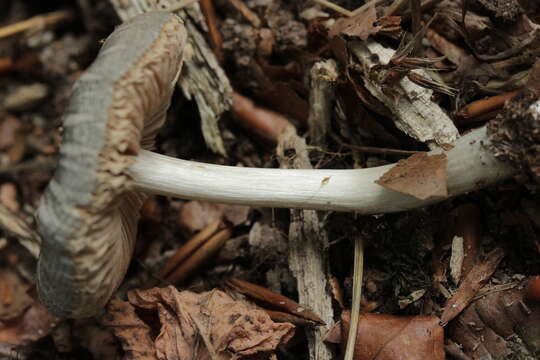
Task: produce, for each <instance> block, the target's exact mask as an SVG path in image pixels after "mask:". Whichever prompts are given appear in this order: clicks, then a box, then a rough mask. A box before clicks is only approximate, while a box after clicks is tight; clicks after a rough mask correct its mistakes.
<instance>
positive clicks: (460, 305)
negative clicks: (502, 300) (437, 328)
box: [441, 248, 504, 325]
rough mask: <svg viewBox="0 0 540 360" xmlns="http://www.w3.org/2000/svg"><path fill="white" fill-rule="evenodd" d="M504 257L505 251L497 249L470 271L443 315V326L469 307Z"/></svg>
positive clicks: (447, 304)
mask: <svg viewBox="0 0 540 360" xmlns="http://www.w3.org/2000/svg"><path fill="white" fill-rule="evenodd" d="M503 257H504V251H503V250H502V249H501V248H495V249H494V250H492V251H491V252H490V253H489V254H487V255H486V258H485V260H484V261H482V262H480V263H478V264H476V266H475V267H474V268H472V269H471V271H469V273H468V274H467V276H465V278H464V279H463V282H462V283H461V285H460V286H459V289H458V290H457V292H456V293H455V294H454V295H453V296H452V297H451V298H450V299H449V300H448V302H447V303H446V306H445V307H444V311H443V313H442V315H441V323H442V324H444V325H446V324H447V323H448V322H449V321H450V320H452V319H453V318H455V317H456V316H457V315H458V314H459V313H460V312H462V311H463V309H465V308H466V307H467V305H469V303H470V302H471V301H472V300H473V298H474V296H475V295H476V293H477V292H478V290H480V289H481V288H482V286H484V285H485V284H486V282H487V281H488V280H489V279H490V278H491V275H493V273H494V272H495V270H496V269H497V266H498V265H499V263H500V262H501V260H502V259H503Z"/></svg>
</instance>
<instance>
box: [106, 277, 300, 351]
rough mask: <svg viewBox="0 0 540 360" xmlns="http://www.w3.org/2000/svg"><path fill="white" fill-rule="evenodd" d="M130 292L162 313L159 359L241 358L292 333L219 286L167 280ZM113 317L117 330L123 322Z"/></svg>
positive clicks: (135, 302) (140, 302)
mask: <svg viewBox="0 0 540 360" xmlns="http://www.w3.org/2000/svg"><path fill="white" fill-rule="evenodd" d="M128 298H129V302H130V304H131V305H130V306H134V307H137V308H141V309H146V310H153V311H157V313H158V316H159V322H160V323H161V329H160V332H159V335H158V336H157V338H156V339H155V342H154V346H155V352H156V357H157V359H179V360H188V359H189V360H192V359H208V358H214V359H218V358H219V359H232V358H243V357H247V356H253V355H257V354H263V353H268V352H272V351H274V350H275V349H276V347H277V346H278V345H280V344H282V343H285V342H287V341H288V340H289V339H290V338H291V337H292V335H293V334H294V326H293V325H292V324H289V323H281V324H277V323H274V322H273V321H272V320H270V318H269V316H268V315H267V314H266V313H265V312H264V311H261V310H258V309H255V308H253V307H252V306H248V305H247V304H245V303H243V302H240V301H237V300H234V299H232V298H231V297H230V296H229V295H227V294H226V293H224V292H222V291H219V290H213V291H209V292H205V293H201V294H197V293H194V292H191V291H181V292H180V291H178V290H176V288H174V287H172V286H169V287H167V288H161V289H160V288H153V289H149V290H134V291H131V292H130V293H129V294H128ZM130 311H131V310H130ZM117 313H118V312H117ZM118 314H119V313H118ZM133 314H134V312H133ZM111 320H112V321H110V322H109V326H112V327H113V330H115V332H116V331H119V330H121V329H123V328H124V327H125V326H124V325H122V324H121V323H118V321H115V319H111ZM120 320H121V318H120ZM137 320H138V319H137ZM130 321H132V320H131V318H130ZM138 321H139V322H141V321H140V320H138ZM132 322H133V321H132ZM135 325H136V326H139V325H137V324H135ZM117 329H119V330H117ZM117 336H118V334H117ZM119 337H120V338H122V337H121V336H119ZM123 345H124V344H123ZM124 349H125V348H124Z"/></svg>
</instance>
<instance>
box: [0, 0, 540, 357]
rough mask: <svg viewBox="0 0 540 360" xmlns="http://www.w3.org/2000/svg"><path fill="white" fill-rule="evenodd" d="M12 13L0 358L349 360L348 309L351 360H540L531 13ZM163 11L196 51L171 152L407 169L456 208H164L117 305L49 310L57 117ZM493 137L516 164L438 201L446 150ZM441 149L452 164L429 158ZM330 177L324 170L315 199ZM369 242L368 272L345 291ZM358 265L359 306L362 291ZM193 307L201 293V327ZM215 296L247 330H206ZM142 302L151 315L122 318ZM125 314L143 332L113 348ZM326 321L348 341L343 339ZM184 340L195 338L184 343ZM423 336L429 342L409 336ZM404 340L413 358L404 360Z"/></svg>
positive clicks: (484, 3) (226, 160)
mask: <svg viewBox="0 0 540 360" xmlns="http://www.w3.org/2000/svg"><path fill="white" fill-rule="evenodd" d="M142 3H144V6H142V7H141V6H140V4H142ZM6 9H7V11H5V12H3V13H2V14H0V26H1V27H0V77H1V78H2V81H1V82H0V94H1V96H0V98H1V100H0V116H1V119H0V121H1V122H0V149H1V151H2V156H1V157H0V162H1V164H0V172H1V174H2V182H1V184H0V202H1V205H2V208H1V211H0V217H1V225H2V229H3V237H2V239H0V256H1V257H2V262H0V265H1V267H2V269H1V270H2V272H1V277H0V289H1V291H0V316H1V318H0V325H1V326H0V354H2V355H0V356H4V357H7V358H51V357H59V356H64V357H67V358H71V357H79V358H80V356H86V357H87V358H111V359H112V358H118V357H124V358H134V356H135V358H141V357H142V358H152V359H154V358H159V359H164V358H171V357H174V356H176V355H178V356H187V357H186V358H201V359H202V358H208V357H210V358H218V357H219V358H223V357H226V358H229V357H233V356H254V354H255V353H257V356H268V357H270V356H277V357H278V358H316V359H332V358H337V357H338V356H339V354H340V351H341V350H340V349H342V350H343V352H346V350H345V349H346V348H347V346H346V345H347V336H344V334H345V333H346V331H347V329H348V328H349V327H350V320H348V319H349V315H348V314H349V313H348V311H347V309H350V308H351V307H353V306H352V305H353V304H352V303H351V302H352V299H353V298H354V299H355V300H357V301H359V304H360V309H361V314H360V319H359V321H358V324H357V325H358V334H357V336H356V337H354V336H349V337H348V339H349V340H350V339H354V340H355V342H356V343H354V344H353V343H351V344H349V345H351V347H350V348H352V349H356V351H355V352H354V354H352V352H351V351H350V350H349V351H348V353H347V356H351V355H354V358H355V359H364V358H370V359H395V358H399V356H403V355H404V354H408V355H407V356H412V357H414V358H418V359H423V358H426V359H432V358H441V356H444V352H446V356H447V357H448V358H457V359H477V358H485V357H486V356H488V357H489V356H490V357H491V358H494V359H497V358H508V357H514V358H525V359H526V358H530V359H533V358H535V357H536V356H537V355H538V351H539V348H540V345H539V344H538V340H537V339H538V338H540V335H538V333H539V329H538V325H537V324H538V321H537V320H535V319H538V317H539V316H540V315H539V314H540V310H539V305H538V302H537V301H538V295H536V297H535V296H534V291H535V290H534V286H535V285H534V281H535V280H536V278H533V277H532V276H534V275H537V274H538V272H539V270H540V266H539V263H540V262H539V261H538V258H539V257H538V252H539V249H540V246H539V243H538V240H537V232H538V231H539V227H540V218H539V215H538V214H540V212H539V208H538V204H537V195H536V190H537V179H538V170H537V169H538V165H537V160H536V159H537V158H538V155H537V150H536V144H537V143H538V138H537V130H536V129H537V127H538V111H540V109H539V107H538V105H537V104H538V102H537V101H538V78H539V76H540V75H538V74H540V72H539V71H540V66H539V64H540V62H537V58H538V54H539V50H538V49H539V45H540V38H539V26H540V25H539V24H538V19H539V18H540V12H539V10H540V9H539V8H538V7H537V6H536V5H535V3H533V2H528V1H517V0H515V1H514V0H503V1H499V0H497V1H496V0H475V1H463V2H462V1H457V0H454V1H451V0H445V1H442V2H437V1H429V0H427V1H426V0H425V1H419V0H410V1H400V0H398V1H378V0H375V1H371V2H368V3H367V4H361V3H357V2H353V1H337V0H335V1H322V0H317V1H311V2H304V1H296V2H295V1H293V2H286V1H278V0H268V1H248V0H234V1H233V0H221V1H217V0H216V1H209V0H199V1H172V0H170V1H157V0H156V1H145V2H136V1H133V2H130V1H124V2H121V1H110V2H109V1H105V0H102V1H97V2H95V3H91V2H89V1H87V0H79V1H77V2H76V3H68V2H57V3H55V4H42V3H40V2H38V1H29V2H25V3H20V2H15V1H11V2H8V3H7V5H6ZM152 9H154V10H156V9H159V10H166V9H172V10H174V9H176V10H175V11H177V13H178V14H179V15H180V16H181V17H182V18H183V20H184V22H185V24H186V27H187V29H188V31H189V32H190V36H191V37H190V39H191V40H190V41H191V44H190V45H191V53H189V54H188V55H189V56H188V57H187V58H186V59H185V60H184V61H185V68H184V72H183V74H182V76H181V77H180V82H179V86H178V91H177V92H176V94H175V95H174V97H173V100H172V106H171V108H170V110H169V113H168V119H167V123H166V124H165V126H164V128H163V129H162V131H161V132H160V135H159V138H158V140H157V146H156V147H157V151H158V152H161V153H164V154H166V155H169V156H173V157H177V158H182V159H194V160H198V161H203V162H208V163H215V164H223V165H234V166H243V167H283V168H287V167H292V168H310V167H312V168H325V169H352V168H370V167H374V166H380V165H385V164H389V163H395V162H398V161H400V162H399V163H398V164H401V165H399V166H397V167H395V168H393V170H392V171H393V173H392V171H389V172H388V173H386V174H385V175H384V176H383V177H381V178H380V179H379V180H378V183H379V184H380V185H381V186H385V187H387V188H389V189H391V191H398V192H401V193H404V194H409V195H410V196H415V197H417V198H419V199H423V198H425V199H428V201H429V200H430V199H431V200H444V201H442V202H441V203H439V204H437V205H431V206H426V207H422V208H419V209H417V210H411V211H407V212H403V213H396V214H386V215H378V214H373V215H375V216H371V215H366V216H359V215H355V214H354V213H341V212H321V211H319V212H317V211H313V210H290V211H289V210H287V209H268V208H259V207H240V206H231V205H215V204H210V203H205V202H202V201H185V200H179V199H175V198H171V197H163V196H154V197H150V198H149V199H148V200H147V201H146V203H145V204H144V206H143V208H142V209H141V214H142V219H141V221H140V223H139V229H138V239H137V243H136V246H135V254H134V258H133V260H132V263H131V266H130V269H129V271H128V274H127V276H126V278H125V280H124V282H123V284H122V285H121V287H120V288H119V290H118V291H117V295H116V298H117V299H118V300H114V301H112V302H111V303H110V304H109V306H108V308H107V310H104V311H105V312H104V314H103V315H101V316H97V317H95V318H91V319H87V320H62V319H57V318H55V317H54V316H52V315H51V314H48V313H47V312H46V310H45V309H44V308H43V307H42V306H41V305H40V304H39V302H38V301H37V297H36V292H35V289H34V283H35V279H34V274H35V255H36V254H37V252H38V249H39V241H40V237H39V234H37V233H36V231H35V224H34V220H33V215H34V212H35V209H36V207H37V205H38V203H39V199H40V197H41V194H42V192H43V189H44V188H45V186H46V185H47V183H48V181H49V179H50V177H51V175H52V173H53V169H54V167H55V165H56V160H57V153H58V149H59V147H60V145H61V143H62V127H61V121H62V115H63V113H64V110H65V104H66V102H67V99H68V97H69V94H70V92H71V87H72V85H73V83H74V81H75V80H76V79H77V78H78V77H80V75H81V73H82V72H83V71H84V70H85V69H86V68H87V67H88V65H89V64H90V62H91V61H92V60H93V59H94V58H95V56H96V53H97V51H98V49H99V47H100V40H102V39H104V38H105V37H106V36H107V35H108V34H109V33H110V32H111V31H112V30H113V28H114V26H115V25H117V24H119V23H120V22H121V21H122V20H127V19H128V18H130V17H132V16H135V15H136V14H137V13H138V12H142V11H147V10H152ZM486 123H488V133H489V134H490V136H492V138H491V139H492V143H493V145H494V147H493V148H492V149H491V151H492V152H493V153H494V154H496V155H497V156H500V157H501V158H503V159H504V160H505V161H511V162H513V163H514V164H516V165H515V166H516V167H517V168H518V169H519V170H520V171H519V172H517V173H516V174H517V175H516V176H515V177H514V178H513V179H509V180H508V181H506V182H504V183H499V184H496V185H494V186H490V187H488V188H486V189H485V190H480V191H475V192H473V193H470V194H467V195H463V196H459V197H456V198H453V199H448V200H445V196H446V195H447V194H448V193H449V191H448V190H451V189H449V188H448V186H449V185H448V183H447V181H446V180H447V178H446V177H447V174H446V159H445V158H446V157H447V156H446V155H445V153H444V152H445V151H448V150H450V149H452V148H453V144H452V143H453V142H454V141H455V140H456V138H457V137H459V136H462V135H464V134H466V133H467V132H468V131H469V130H471V129H473V128H475V127H480V126H483V125H484V124H486ZM306 136H307V138H305V139H304V138H302V137H306ZM516 140H517V144H516ZM276 145H278V147H277V149H276V148H275V146H276ZM437 149H440V151H441V152H442V153H441V154H440V155H431V156H430V155H426V153H425V152H426V151H427V150H437ZM471 155H472V154H471ZM420 159H421V160H420ZM473 170H474V169H471V171H473ZM463 176H464V177H466V176H467V175H466V174H464V175H463ZM331 182H332V177H331V176H328V177H325V178H323V179H321V184H320V186H321V187H324V186H325V185H327V184H329V183H331ZM477 187H478V188H481V187H483V185H482V184H478V186H477ZM409 195H407V196H409ZM359 238H361V239H362V243H363V244H364V247H365V248H364V252H363V262H364V265H363V267H362V268H361V269H356V271H355V272H354V274H355V276H353V264H354V256H353V254H355V250H354V249H355V245H356V246H357V250H358V239H359ZM21 245H22V246H21ZM184 245H185V246H184ZM356 253H357V254H358V252H356ZM32 254H33V255H32ZM358 270H361V272H363V274H362V278H363V281H362V287H361V293H359V292H358V286H357V287H353V283H354V280H355V279H357V280H358V279H359V278H360V277H359V271H358ZM529 279H531V281H530V285H529V286H528V287H527V286H526V284H527V283H528V282H529ZM245 281H248V283H246V282H245ZM171 284H172V285H176V286H177V289H178V290H175V289H174V288H173V287H170V285H171ZM250 284H251V285H250ZM254 284H256V286H259V287H263V289H264V291H262V292H261V290H260V289H259V288H258V287H256V286H255V285H254ZM531 284H532V285H531ZM357 285H358V284H357ZM156 286H157V287H159V288H161V289H162V290H157V288H156ZM254 286H255V287H254ZM536 287H538V286H537V285H536ZM354 289H356V290H354ZM531 289H532V290H531ZM222 291H225V292H222ZM353 292H354V293H355V296H354V297H353ZM197 294H201V295H197ZM205 294H206V295H205ZM261 294H262V295H261ZM280 294H281V295H280ZM531 294H532V295H531ZM536 294H538V290H537V289H536ZM182 296H184V299H187V298H185V296H187V297H196V296H202V297H205V300H204V301H202V302H200V303H199V304H198V305H199V306H202V307H201V308H197V307H196V309H195V310H194V311H195V313H194V314H191V315H190V313H189V311H188V310H187V308H188V306H187V305H182V304H183V303H182V301H184V300H182V301H180V300H179V299H180V298H181V297H182ZM280 296H286V297H287V298H289V299H287V300H283V298H280ZM217 298H219V299H227V300H226V303H228V304H234V305H227V306H226V307H227V308H229V309H228V310H230V311H232V312H235V314H234V315H232V318H234V321H233V323H234V324H235V326H237V329H242V330H241V331H240V332H234V331H232V332H231V330H230V328H227V327H221V328H220V327H219V326H217V325H219V324H215V326H213V327H208V326H209V322H210V323H219V322H221V321H223V320H224V319H223V318H220V316H219V315H218V316H217V317H216V315H213V314H215V313H213V312H215V311H216V308H214V307H213V305H212V304H214V303H215V304H216V306H218V305H217V304H218V303H216V302H215V301H214V300H211V299H217ZM137 299H138V300H137ZM141 299H144V301H143V300H141ZM175 299H176V300H175ZM209 299H210V300H209ZM295 300H296V301H295ZM171 302H174V304H175V305H174V306H171V305H167V304H171ZM188 302H189V301H188ZM283 303H287V304H290V306H289V307H283V306H282V304H283ZM294 304H297V305H298V306H297V308H296V309H295V306H296V305H294ZM134 306H135V307H139V308H140V309H139V310H137V311H135V310H129V311H127V312H122V313H118V311H119V309H121V308H122V307H130V309H134V308H133V307H134ZM142 308H144V310H141V309H142ZM190 311H191V310H190ZM255 313H256V314H258V315H248V314H255ZM2 314H3V315H2ZM119 314H121V316H118V315H119ZM218 314H219V311H218ZM379 314H380V315H379ZM198 316H202V317H201V318H198ZM250 316H254V317H253V318H251V317H250ZM246 317H247V318H246ZM232 318H231V319H232ZM255 318H256V319H258V321H262V320H261V319H264V321H263V322H259V323H257V322H254V321H253V319H255ZM239 319H240V320H239ZM241 319H246V320H247V323H242V322H241ZM250 319H251V320H250ZM340 319H341V322H338V321H339V320H340ZM503 319H505V320H503ZM126 321H127V322H129V324H130V327H133V332H130V331H127V330H126V331H127V333H126V331H124V332H123V333H121V332H120V333H119V332H118V329H123V328H122V326H125V325H124V324H125V323H126ZM230 321H231V320H230ZM230 321H229V326H230V325H231V324H233V323H231V322H230ZM426 321H427V322H426ZM334 323H337V324H335V325H334ZM134 324H138V325H137V326H134ZM246 324H251V326H247V325H246ZM256 324H258V325H256ZM262 324H266V325H264V326H263V325H262ZM290 324H294V325H295V327H296V329H295V335H294V337H292V339H290V338H291V336H292V331H293V330H292V328H293V325H290ZM370 326H376V327H377V329H381V330H382V331H383V333H390V334H395V335H394V336H391V337H390V338H389V339H388V341H384V342H383V343H382V345H380V344H377V343H372V340H371V338H369V337H368V338H365V337H364V336H363V332H365V331H369V332H371V331H370V330H365V329H369V327H370ZM263 328H264V329H267V331H268V332H267V333H264V331H261V329H263ZM331 328H333V329H341V331H343V333H342V335H340V336H333V337H332V336H330V335H329V334H328V330H329V329H331ZM188 329H189V330H190V331H192V334H193V336H192V338H191V339H190V340H189V341H187V342H183V341H180V339H181V338H180V337H176V335H174V334H178V333H179V332H186V331H187V330H188ZM277 329H281V330H277ZM283 329H287V330H286V332H284V330H283ZM392 329H398V330H392ZM425 329H430V330H425ZM272 331H275V332H272ZM279 331H282V332H281V335H279V334H280V333H279ZM333 331H334V330H333ZM421 331H427V332H429V333H430V334H432V335H433V337H432V338H427V337H422V338H421V339H417V340H415V338H414V337H413V336H412V335H413V333H415V332H421ZM443 332H444V334H443ZM263 333H264V334H266V335H265V336H266V337H265V339H275V341H274V340H273V341H269V342H267V344H268V347H265V346H263V347H261V348H257V347H254V346H252V345H245V344H246V343H240V338H242V337H244V336H246V337H249V338H251V339H258V338H257V336H261V335H262V334H263ZM136 334H139V335H136ZM209 334H211V335H210V336H209ZM231 334H233V335H234V334H238V335H237V336H236V337H235V336H232V337H231V336H230V335H231ZM240 334H243V335H242V336H240ZM248 334H249V335H248ZM441 334H443V336H441ZM134 336H135V339H142V338H139V337H138V336H142V337H143V338H144V339H145V340H144V341H143V340H141V341H136V342H133V339H134ZM325 338H326V340H327V341H324V340H325ZM95 339H99V341H96V340H95ZM216 339H226V341H225V340H223V341H221V342H219V341H218V340H216ZM336 339H337V340H336ZM403 339H406V340H405V341H407V344H411V345H410V346H408V347H407V349H406V351H405V350H403V349H401V348H402V347H403V346H402V345H399V344H400V341H404V340H403ZM428 339H429V340H428ZM379 340H380V339H379ZM216 341H217V342H216ZM254 341H255V340H254ZM426 341H427V343H426ZM332 342H333V343H335V342H338V343H340V344H341V346H336V345H332V344H331V343H332ZM133 346H135V347H133ZM381 346H382V347H381ZM373 349H375V350H373ZM396 349H397V350H396ZM142 354H144V355H142ZM173 354H176V355H173Z"/></svg>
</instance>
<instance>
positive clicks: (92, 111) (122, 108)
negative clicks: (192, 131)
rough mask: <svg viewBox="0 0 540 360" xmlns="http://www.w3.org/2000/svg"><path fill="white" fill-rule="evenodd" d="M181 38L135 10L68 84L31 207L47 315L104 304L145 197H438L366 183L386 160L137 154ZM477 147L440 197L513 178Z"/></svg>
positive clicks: (173, 69)
mask: <svg viewBox="0 0 540 360" xmlns="http://www.w3.org/2000/svg"><path fill="white" fill-rule="evenodd" d="M185 41H186V31H185V29H184V27H183V25H182V23H181V20H180V19H179V18H177V17H176V16H175V15H172V14H168V13H163V12H151V13H146V14H144V15H139V16H137V17H135V18H134V19H132V20H130V21H128V22H126V23H124V24H123V25H121V26H119V27H118V28H117V29H116V30H115V31H114V32H113V33H112V34H111V35H110V36H109V38H108V39H107V40H106V41H105V43H104V45H103V47H102V49H101V51H100V53H99V55H98V57H97V59H96V61H95V62H94V63H93V64H92V66H91V67H90V68H89V69H88V70H87V71H86V73H85V74H84V75H83V76H82V77H81V78H80V79H79V81H78V82H77V84H76V85H75V88H74V91H73V94H72V96H71V99H70V103H69V105H68V108H67V111H66V114H65V119H64V129H65V132H64V139H63V145H62V149H61V151H60V162H59V165H58V169H57V170H56V172H55V175H54V177H53V179H52V180H51V182H50V183H49V185H48V187H47V189H46V190H45V193H44V196H43V199H42V202H41V204H40V206H39V209H38V212H37V223H38V231H39V232H40V234H41V236H42V241H43V243H42V248H41V253H40V257H39V262H38V274H37V284H38V291H39V295H40V298H41V300H42V302H43V303H44V304H45V305H46V306H47V308H48V309H49V310H50V311H51V312H53V313H54V314H55V315H58V316H61V317H72V318H80V317H87V316H92V315H95V314H97V313H99V312H100V311H101V309H102V308H103V307H104V305H105V304H106V302H107V301H108V300H109V298H110V297H111V296H112V294H113V292H114V291H115V290H116V289H117V287H118V286H119V284H120V283H121V281H122V280H123V278H124V275H125V273H126V270H127V267H128V265H129V262H130V259H131V255H132V252H133V245H134V241H135V235H136V226H137V221H138V210H139V208H140V206H141V204H142V202H143V200H144V193H145V192H150V193H155V194H162V195H171V196H177V197H180V198H185V199H198V200H207V201H215V202H221V203H232V204H244V205H252V206H269V207H298V208H309V209H320V210H338V211H357V212H359V213H361V214H373V213H386V212H394V211H402V210H407V209H412V208H415V207H420V206H425V205H427V204H431V203H434V202H436V201H440V200H442V198H436V199H434V198H432V199H427V200H419V199H416V198H414V197H412V196H409V195H405V194H400V193H397V192H394V191H391V190H387V189H385V188H383V187H381V186H379V185H377V184H375V183H374V181H375V180H377V179H378V178H379V177H380V176H381V175H382V174H384V173H385V172H386V171H388V170H389V169H390V168H391V167H392V166H393V165H388V166H382V167H376V168H369V169H360V170H286V169H257V168H241V167H230V166H218V165H210V164H203V163H198V162H193V161H185V160H179V159H172V158H169V157H165V156H162V155H158V154H155V153H152V152H149V151H148V150H146V149H149V148H151V147H152V145H153V140H154V136H155V134H156V132H157V131H158V129H159V127H160V126H161V125H162V123H163V122H164V118H165V113H166V110H167V108H168V106H169V102H170V98H171V95H172V91H173V88H174V85H175V83H176V80H177V78H178V74H179V71H180V67H181V62H182V49H183V47H184V44H185ZM488 143H489V139H488V137H487V135H486V130H485V128H481V129H479V130H475V131H472V132H470V133H469V134H467V135H465V136H463V137H462V138H461V139H459V140H458V141H457V142H456V143H455V144H454V147H453V149H451V150H450V151H447V152H446V155H447V157H448V163H447V168H448V190H449V196H455V195H458V194H462V193H466V192H468V191H472V190H475V189H477V188H480V187H483V186H486V185H489V184H492V183H495V182H498V181H500V180H503V179H505V178H507V177H509V176H510V175H512V174H513V173H514V169H513V168H512V167H511V166H509V165H507V164H506V163H503V162H501V161H499V160H497V159H496V158H495V157H494V156H493V155H492V153H491V151H490V150H488V148H487V147H486V145H487V144H488ZM141 148H142V149H141ZM441 151H442V150H441ZM439 152H440V151H439ZM433 153H438V152H437V151H434V152H433Z"/></svg>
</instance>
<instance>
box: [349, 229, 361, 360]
mask: <svg viewBox="0 0 540 360" xmlns="http://www.w3.org/2000/svg"><path fill="white" fill-rule="evenodd" d="M363 275H364V239H363V238H362V236H361V235H357V236H356V239H355V241H354V276H353V297H352V309H351V323H350V326H349V335H348V337H347V347H346V349H345V360H353V356H354V345H355V344H356V335H357V334H356V333H357V332H358V318H359V317H360V301H361V300H362V280H363Z"/></svg>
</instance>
